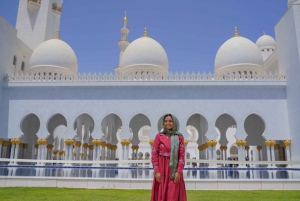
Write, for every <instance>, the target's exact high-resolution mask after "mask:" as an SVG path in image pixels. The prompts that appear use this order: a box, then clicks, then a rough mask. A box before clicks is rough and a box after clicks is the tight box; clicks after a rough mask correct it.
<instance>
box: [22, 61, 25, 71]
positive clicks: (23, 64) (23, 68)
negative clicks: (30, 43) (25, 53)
mask: <svg viewBox="0 0 300 201" xmlns="http://www.w3.org/2000/svg"><path fill="white" fill-rule="evenodd" d="M21 70H22V71H24V70H25V63H24V61H23V62H22V65H21Z"/></svg>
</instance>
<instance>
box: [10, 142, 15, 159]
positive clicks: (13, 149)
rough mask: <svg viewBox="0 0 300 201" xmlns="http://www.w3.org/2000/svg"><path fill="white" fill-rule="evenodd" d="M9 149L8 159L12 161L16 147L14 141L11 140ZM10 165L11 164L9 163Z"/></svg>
mask: <svg viewBox="0 0 300 201" xmlns="http://www.w3.org/2000/svg"><path fill="white" fill-rule="evenodd" d="M10 142H11V149H10V159H13V158H14V156H15V147H16V143H15V139H14V138H13V139H11V140H10ZM10 164H12V162H10Z"/></svg>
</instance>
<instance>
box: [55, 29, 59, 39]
mask: <svg viewBox="0 0 300 201" xmlns="http://www.w3.org/2000/svg"><path fill="white" fill-rule="evenodd" d="M55 38H56V39H59V30H57V31H56V37H55Z"/></svg>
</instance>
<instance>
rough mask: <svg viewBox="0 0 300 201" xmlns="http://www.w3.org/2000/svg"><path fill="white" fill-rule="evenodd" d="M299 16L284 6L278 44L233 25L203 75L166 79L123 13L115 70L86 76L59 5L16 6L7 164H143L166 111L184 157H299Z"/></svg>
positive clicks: (4, 106)
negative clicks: (62, 33) (62, 34)
mask: <svg viewBox="0 0 300 201" xmlns="http://www.w3.org/2000/svg"><path fill="white" fill-rule="evenodd" d="M299 11H300V1H299V0H288V9H287V12H286V13H285V14H284V15H283V16H282V18H281V19H280V20H279V22H278V23H277V25H276V26H275V34H276V40H275V39H274V38H272V37H271V36H268V35H266V34H263V35H262V36H261V37H259V38H258V39H257V41H256V42H255V43H254V42H252V41H251V40H249V39H247V38H245V37H242V36H240V35H239V33H238V28H237V27H236V28H235V29H234V33H233V35H232V36H229V37H228V38H229V39H228V40H227V41H225V42H224V43H223V44H222V45H221V46H220V48H219V50H218V52H217V53H216V57H215V64H214V73H207V74H206V73H203V74H201V73H193V72H191V73H181V74H178V73H170V70H171V69H172V67H171V66H170V67H169V64H168V56H167V53H166V51H165V50H164V48H163V47H162V46H161V45H160V44H159V43H158V42H157V41H156V40H154V39H152V38H151V37H150V36H148V34H147V29H145V30H144V34H143V35H142V36H141V37H140V38H138V39H136V40H134V41H133V42H129V40H128V35H129V29H128V27H127V22H128V21H127V17H126V13H125V17H124V19H123V26H122V27H121V29H120V32H121V39H120V41H119V42H118V46H119V48H120V57H119V61H118V66H117V67H116V68H114V72H115V73H114V74H112V73H110V74H106V73H104V74H102V73H98V74H90V73H89V74H80V73H79V72H78V62H77V58H76V53H75V52H74V51H73V49H72V48H71V46H70V45H69V44H67V43H65V42H64V41H63V40H62V39H60V38H59V31H58V30H59V29H60V19H61V13H62V12H63V0H20V2H19V10H18V17H17V23H16V27H13V26H12V25H11V24H9V23H8V22H7V21H6V20H5V19H4V18H3V17H2V16H0V33H1V38H0V52H1V54H0V76H1V78H2V79H3V82H2V87H1V88H0V96H1V105H0V110H1V114H0V119H1V124H0V129H1V132H0V138H1V139H0V158H10V159H37V160H46V159H53V160H58V159H62V160H91V161H99V160H116V159H117V160H133V159H136V160H147V159H150V157H151V146H152V144H153V139H154V137H155V135H156V134H157V133H158V132H159V131H160V130H161V129H162V118H163V116H164V115H165V114H168V113H170V114H172V115H175V116H176V117H177V118H178V120H179V122H180V125H179V127H180V132H181V133H182V134H183V136H184V138H185V146H186V150H187V151H186V157H187V158H191V159H192V158H196V159H210V160H213V159H214V160H217V159H220V160H222V159H226V158H228V157H231V158H236V159H237V160H240V161H243V160H245V158H247V157H248V158H249V160H253V161H300V146H299V143H300V127H299V123H298V121H299V119H300V107H299V100H300V92H299V88H300V79H299V78H298V75H300V53H299V52H300V42H299V41H300V23H299V22H300V12H299Z"/></svg>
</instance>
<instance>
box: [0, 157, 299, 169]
mask: <svg viewBox="0 0 300 201" xmlns="http://www.w3.org/2000/svg"><path fill="white" fill-rule="evenodd" d="M0 162H9V163H10V164H17V163H36V164H52V163H60V164H87V165H106V164H115V165H117V164H120V165H122V164H138V163H141V164H150V163H151V161H150V160H103V161H100V160H99V161H91V160H37V159H9V158H0ZM186 163H198V164H199V163H204V164H237V165H242V166H243V165H246V164H252V165H287V166H291V165H299V166H300V161H229V160H205V159H186ZM273 167H276V166H273Z"/></svg>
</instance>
